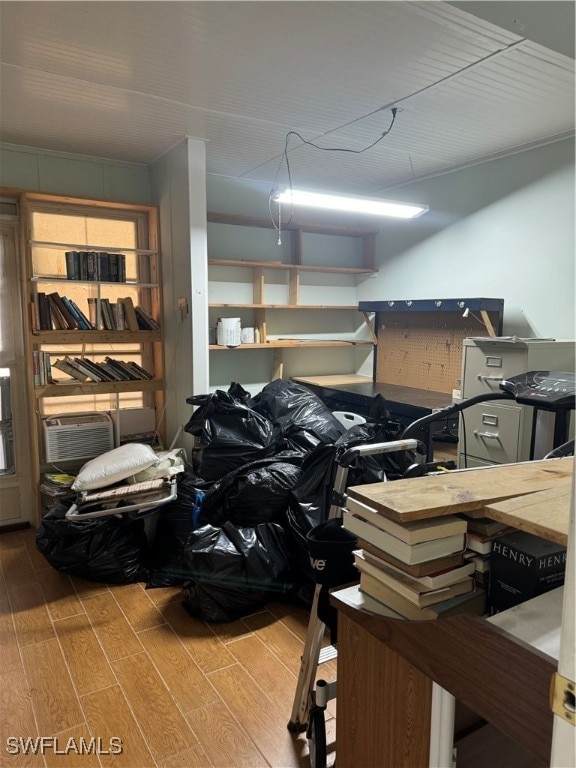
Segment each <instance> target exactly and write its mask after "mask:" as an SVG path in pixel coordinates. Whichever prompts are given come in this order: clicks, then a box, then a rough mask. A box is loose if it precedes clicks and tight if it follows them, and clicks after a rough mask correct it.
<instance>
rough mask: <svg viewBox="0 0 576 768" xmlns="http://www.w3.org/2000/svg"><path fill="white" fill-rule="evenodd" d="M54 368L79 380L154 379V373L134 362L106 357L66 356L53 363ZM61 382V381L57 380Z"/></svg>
mask: <svg viewBox="0 0 576 768" xmlns="http://www.w3.org/2000/svg"><path fill="white" fill-rule="evenodd" d="M52 367H53V368H58V370H60V371H62V372H63V373H67V374H68V375H69V376H71V377H72V378H73V379H76V380H77V381H94V382H102V381H137V380H139V379H152V378H154V377H153V375H152V374H151V373H150V372H149V371H147V370H145V369H144V368H142V367H141V366H140V365H138V364H137V363H134V362H131V361H129V362H126V361H124V360H115V359H114V358H112V357H105V358H104V361H103V362H100V363H97V362H95V361H94V360H90V359H89V358H86V357H68V356H67V357H65V358H64V359H63V360H56V361H55V362H54V363H52ZM55 383H60V382H55Z"/></svg>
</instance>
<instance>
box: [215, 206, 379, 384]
mask: <svg viewBox="0 0 576 768" xmlns="http://www.w3.org/2000/svg"><path fill="white" fill-rule="evenodd" d="M208 222H209V223H212V224H227V225H232V226H236V227H250V228H257V229H272V228H273V226H274V225H273V224H272V222H271V221H270V220H269V219H259V218H254V217H246V216H235V215H230V214H221V213H209V214H208ZM283 234H284V235H287V236H289V238H290V241H289V247H288V248H284V250H282V253H281V255H282V257H283V258H281V259H279V260H275V259H269V258H268V257H267V256H266V257H263V258H261V259H260V258H258V259H257V258H243V257H241V256H239V258H209V259H208V265H209V268H210V270H211V274H210V279H209V286H210V288H209V305H208V306H209V309H210V310H211V325H212V326H214V325H215V320H216V317H217V316H219V315H220V314H222V310H233V311H237V312H239V313H241V314H244V316H245V317H247V318H248V321H247V322H248V324H249V325H252V326H254V327H255V328H257V329H258V333H259V338H260V341H259V342H258V343H254V344H241V345H240V346H238V347H234V348H233V350H240V351H247V350H266V349H269V350H270V349H274V350H275V360H274V366H273V373H272V377H274V376H277V375H282V368H283V358H282V352H281V350H284V349H285V350H290V349H292V350H293V349H302V348H330V347H363V346H364V347H369V348H371V347H372V346H373V345H374V344H375V343H376V337H375V335H374V332H373V330H372V328H371V326H370V323H369V318H368V314H367V313H362V312H359V310H358V306H357V305H356V304H355V303H350V301H348V302H341V303H337V302H334V303H333V304H332V303H330V304H328V303H322V304H319V303H314V304H312V303H308V302H307V301H306V300H305V299H303V296H302V294H303V293H304V291H305V287H304V286H303V280H302V278H303V276H309V275H311V274H312V273H317V274H324V275H332V276H343V277H344V278H345V277H349V278H350V277H352V278H354V277H357V276H362V275H370V274H372V273H373V272H374V271H375V238H376V234H377V231H376V230H367V229H360V228H355V227H332V226H324V225H318V224H298V223H295V222H292V223H290V224H289V225H288V226H287V227H286V230H285V232H283ZM305 235H324V236H327V237H338V238H339V237H346V238H352V239H353V240H354V241H355V247H356V248H357V250H358V251H359V252H358V253H356V254H355V256H354V258H355V262H356V263H355V265H354V266H349V265H344V264H343V265H342V266H338V265H335V264H327V263H317V264H315V263H311V256H308V257H306V256H305V255H304V252H305V250H306V249H305V247H304V246H305V243H304V236H305ZM358 244H359V245H360V247H359V248H358ZM210 250H212V248H210ZM310 250H312V249H310ZM230 269H234V270H238V269H245V270H248V272H247V274H246V277H245V279H243V278H242V277H240V280H239V281H238V282H240V283H242V291H241V292H242V294H243V296H244V298H245V299H246V300H245V301H237V300H236V299H237V296H236V295H234V296H230V295H229V294H230V293H231V292H233V291H232V289H230V288H229V289H228V295H226V290H225V289H223V288H222V286H223V284H224V283H226V282H227V281H228V280H230V271H229V270H230ZM218 270H219V272H218ZM281 274H283V276H284V281H285V282H284V283H279V282H278V280H280V281H281V280H282V277H280V275H281ZM237 293H238V291H236V294H237ZM354 293H355V291H354ZM279 294H282V295H281V296H279ZM271 297H272V298H271ZM296 310H297V311H298V313H299V323H300V329H299V330H297V331H295V332H294V333H292V332H288V333H286V332H283V331H280V330H279V328H278V327H277V326H278V322H279V321H278V317H279V315H280V313H281V312H282V311H288V312H289V313H290V312H294V311H296ZM318 310H324V311H325V312H326V311H334V312H338V313H348V314H350V313H354V315H356V316H357V317H359V320H360V325H362V324H363V323H366V326H367V328H368V331H367V333H365V334H364V336H366V337H367V338H356V336H355V333H354V331H353V330H352V325H350V326H349V330H347V331H345V332H343V333H340V334H339V337H338V338H335V336H336V333H338V330H336V332H334V333H327V332H324V333H318V337H317V338H315V337H314V335H313V331H314V326H315V325H317V322H318V318H319V317H320V316H319V315H318ZM306 312H310V313H311V318H310V320H309V321H306V322H307V323H308V327H307V328H306V330H305V331H303V330H302V325H301V323H302V319H303V317H304V313H306ZM314 317H315V318H316V320H314V319H313V318H314ZM244 324H246V323H244ZM357 325H358V324H357ZM310 330H312V334H311V333H310ZM209 350H210V351H213V352H217V351H220V352H222V351H226V352H230V351H231V350H230V348H228V347H224V346H221V345H218V344H214V343H211V344H210V345H209Z"/></svg>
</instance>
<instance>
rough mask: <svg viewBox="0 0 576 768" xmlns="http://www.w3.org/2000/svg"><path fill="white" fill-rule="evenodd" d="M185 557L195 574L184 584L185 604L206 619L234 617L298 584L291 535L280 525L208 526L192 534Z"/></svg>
mask: <svg viewBox="0 0 576 768" xmlns="http://www.w3.org/2000/svg"><path fill="white" fill-rule="evenodd" d="M186 557H187V558H188V563H189V566H190V569H191V571H192V572H193V573H194V576H193V579H192V581H190V582H189V583H187V584H186V585H185V586H184V606H185V608H186V610H187V611H188V612H189V613H190V614H191V615H192V616H195V617H196V618H200V619H204V620H205V621H234V620H235V619H239V618H241V617H242V616H246V615H247V614H248V613H251V612H252V611H254V610H257V609H258V608H260V607H262V606H263V605H264V604H265V603H266V602H267V601H268V600H270V599H273V598H278V597H280V596H282V595H285V594H286V593H287V592H289V591H290V590H291V589H292V587H293V585H292V581H291V578H290V565H289V557H288V552H287V547H286V535H285V532H284V530H283V529H282V527H281V526H280V525H278V524H277V523H262V524H261V525H257V526H256V527H255V528H236V527H235V526H234V525H232V524H231V523H224V525H223V526H222V528H215V527H214V526H212V525H206V526H204V527H203V528H199V529H198V530H197V531H194V533H192V534H191V535H190V539H189V542H188V545H187V547H186Z"/></svg>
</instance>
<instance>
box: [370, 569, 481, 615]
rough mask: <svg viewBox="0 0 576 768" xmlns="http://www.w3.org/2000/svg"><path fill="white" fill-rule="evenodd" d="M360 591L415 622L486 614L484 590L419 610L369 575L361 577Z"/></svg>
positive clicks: (477, 590) (477, 589)
mask: <svg viewBox="0 0 576 768" xmlns="http://www.w3.org/2000/svg"><path fill="white" fill-rule="evenodd" d="M360 590H361V591H362V592H364V593H365V594H366V595H369V596H370V597H371V598H373V599H374V600H376V601H377V602H379V603H382V604H383V605H385V606H387V607H388V608H391V609H392V610H393V611H396V613H399V614H401V615H402V616H404V618H406V619H412V620H413V621H431V620H434V619H437V618H438V617H439V616H442V617H445V618H447V617H448V616H452V615H454V614H456V613H474V614H478V615H481V614H483V613H484V606H485V599H486V595H485V592H484V590H483V589H479V588H476V590H475V591H473V592H468V593H467V594H466V595H458V596H457V597H453V598H451V599H449V600H443V601H442V602H440V603H436V604H435V605H429V606H426V607H425V608H419V607H418V606H417V605H414V604H413V603H411V602H410V601H409V600H407V599H406V598H405V597H402V595H398V593H396V592H394V590H392V589H389V588H388V587H386V586H385V585H384V584H382V582H380V581H378V579H375V578H373V577H372V576H370V575H369V574H367V573H362V574H361V575H360Z"/></svg>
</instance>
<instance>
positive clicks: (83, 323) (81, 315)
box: [62, 296, 95, 331]
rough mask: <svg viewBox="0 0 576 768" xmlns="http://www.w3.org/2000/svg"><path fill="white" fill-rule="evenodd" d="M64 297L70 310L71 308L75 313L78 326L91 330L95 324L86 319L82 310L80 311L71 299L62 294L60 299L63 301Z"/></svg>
mask: <svg viewBox="0 0 576 768" xmlns="http://www.w3.org/2000/svg"><path fill="white" fill-rule="evenodd" d="M65 299H66V301H67V302H68V305H69V309H70V311H72V310H73V311H74V312H75V313H76V316H77V319H78V323H79V325H80V327H81V328H82V329H83V330H85V331H93V330H94V327H95V326H94V325H93V324H92V323H91V322H90V320H88V318H87V317H86V315H85V314H84V312H82V310H81V309H80V307H79V306H78V304H76V302H75V301H73V300H72V299H68V298H66V296H62V301H64V300H65Z"/></svg>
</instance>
